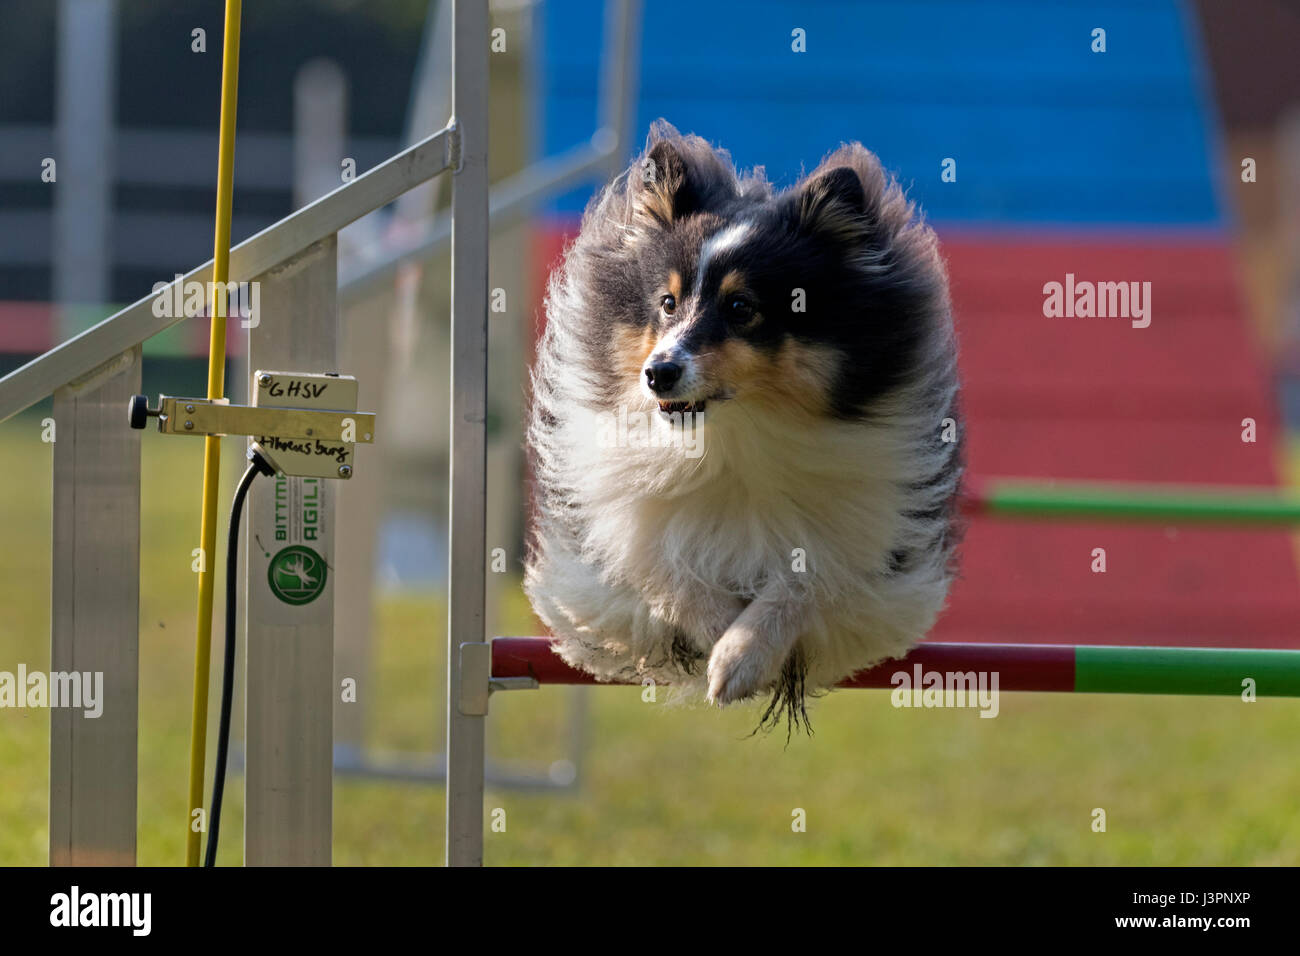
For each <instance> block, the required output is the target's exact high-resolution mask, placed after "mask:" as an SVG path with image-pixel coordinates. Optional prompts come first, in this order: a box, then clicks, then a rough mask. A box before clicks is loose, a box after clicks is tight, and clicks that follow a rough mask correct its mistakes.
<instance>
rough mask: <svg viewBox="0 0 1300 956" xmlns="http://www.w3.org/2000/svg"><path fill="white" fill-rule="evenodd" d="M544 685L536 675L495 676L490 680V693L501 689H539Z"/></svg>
mask: <svg viewBox="0 0 1300 956" xmlns="http://www.w3.org/2000/svg"><path fill="white" fill-rule="evenodd" d="M541 686H542V685H541V684H540V683H539V682H538V680H537V678H536V677H493V678H491V679H489V680H488V693H489V694H495V693H496V692H497V691H499V690H537V688H539V687H541Z"/></svg>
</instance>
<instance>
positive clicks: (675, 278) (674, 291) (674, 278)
mask: <svg viewBox="0 0 1300 956" xmlns="http://www.w3.org/2000/svg"><path fill="white" fill-rule="evenodd" d="M668 294H669V295H671V296H672V297H673V298H674V299H676V300H677V301H678V302H681V301H682V274H681V273H680V272H678V271H677V270H676V269H673V270H672V271H671V272H669V273H668Z"/></svg>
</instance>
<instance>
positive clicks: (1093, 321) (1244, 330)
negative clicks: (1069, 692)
mask: <svg viewBox="0 0 1300 956" xmlns="http://www.w3.org/2000/svg"><path fill="white" fill-rule="evenodd" d="M943 238H944V249H945V252H946V254H947V256H948V258H949V269H950V273H951V277H952V291H953V299H954V306H955V309H956V314H957V321H958V330H959V334H960V337H961V348H962V356H961V364H962V370H963V379H964V386H965V396H966V399H965V409H966V414H967V418H968V426H967V427H968V431H967V438H968V448H969V465H970V474H971V475H972V476H978V477H979V478H992V477H1027V478H1042V479H1051V478H1056V479H1062V480H1067V479H1068V480H1113V481H1160V482H1188V483H1212V484H1230V485H1251V486H1265V487H1270V486H1271V487H1275V486H1276V485H1277V483H1278V474H1277V456H1278V452H1279V449H1280V447H1281V445H1280V442H1281V433H1280V421H1279V418H1278V415H1277V411H1276V407H1275V402H1274V399H1273V395H1272V391H1271V389H1270V387H1269V383H1268V378H1267V373H1266V368H1265V365H1264V363H1263V361H1262V360H1261V357H1260V356H1259V355H1258V354H1257V352H1256V348H1255V343H1254V340H1253V337H1252V330H1251V329H1250V327H1249V325H1248V323H1247V321H1246V317H1245V314H1244V310H1243V308H1242V304H1241V301H1240V298H1239V293H1238V289H1237V284H1236V280H1235V277H1234V265H1233V260H1232V255H1231V251H1230V249H1229V248H1228V247H1227V246H1226V244H1225V243H1224V242H1223V241H1222V240H1220V239H1217V238H1215V239H1210V238H1204V239H1199V238H1192V239H1188V238H1182V237H1173V238H1171V237H1156V238H1152V239H1126V240H1120V241H1112V240H1109V239H1106V240H1080V239H1077V238H1075V237H1069V238H1055V239H1049V238H1042V237H1038V236H1034V237H1029V238H1025V237H1020V236H1018V237H1015V238H999V237H989V236H968V235H950V236H944V237H943ZM1066 273H1073V274H1074V276H1075V280H1076V281H1077V282H1082V281H1085V280H1086V281H1094V282H1096V281H1106V282H1115V281H1139V282H1150V283H1151V303H1150V305H1151V324H1150V326H1149V327H1147V328H1134V327H1133V325H1132V323H1131V322H1130V321H1129V320H1128V319H1125V318H1065V317H1055V318H1049V317H1046V316H1044V315H1043V303H1044V299H1045V295H1044V293H1043V286H1044V284H1045V283H1047V282H1052V281H1055V282H1062V283H1063V282H1065V276H1066ZM1245 418H1252V419H1254V420H1255V422H1256V432H1257V435H1256V437H1257V441H1255V442H1254V443H1246V442H1243V441H1242V420H1243V419H1245ZM1095 548H1104V549H1105V552H1106V571H1105V573H1095V572H1093V570H1092V565H1093V561H1094V558H1093V550H1094V549H1095ZM934 638H935V639H936V640H945V641H989V642H1005V641H1023V642H1043V643H1077V644H1090V643H1091V644H1164V645H1186V646H1232V647H1295V646H1297V645H1298V644H1300V586H1298V585H1297V578H1296V568H1295V558H1294V553H1293V550H1292V545H1291V537H1290V534H1289V533H1287V532H1285V531H1279V530H1269V531H1237V530H1228V529H1224V530H1215V529H1205V528H1191V527H1161V526H1158V525H1156V526H1153V525H1142V526H1134V525H1124V524H1120V523H1110V522H1107V523H1077V522H1068V523H1067V522H1056V521H1042V520H1034V521H1028V520H1019V519H1017V520H1007V519H998V518H993V517H986V516H981V517H975V518H973V519H972V520H971V522H970V525H969V528H968V531H967V535H966V540H965V544H964V547H963V557H962V578H961V580H960V581H959V582H958V584H957V585H956V587H955V588H954V590H953V594H952V597H951V601H950V606H949V610H948V611H947V612H946V613H945V615H944V616H943V618H942V620H941V621H940V624H939V626H938V627H937V628H936V629H935V633H934Z"/></svg>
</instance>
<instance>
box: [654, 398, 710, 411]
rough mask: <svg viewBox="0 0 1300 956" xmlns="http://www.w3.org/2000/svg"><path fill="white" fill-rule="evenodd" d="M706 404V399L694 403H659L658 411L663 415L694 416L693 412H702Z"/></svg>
mask: <svg viewBox="0 0 1300 956" xmlns="http://www.w3.org/2000/svg"><path fill="white" fill-rule="evenodd" d="M708 404H709V402H708V399H705V398H701V399H698V400H697V401H694V402H660V403H659V411H661V412H663V413H664V414H665V415H683V414H694V413H695V412H702V411H704V407H705V406H706V405H708Z"/></svg>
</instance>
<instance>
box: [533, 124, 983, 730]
mask: <svg viewBox="0 0 1300 956" xmlns="http://www.w3.org/2000/svg"><path fill="white" fill-rule="evenodd" d="M546 311H547V324H546V329H545V333H544V334H543V336H542V339H541V343H540V346H539V351H538V356H537V360H536V363H535V366H534V369H533V376H532V387H533V410H532V416H531V422H530V426H529V432H528V435H529V444H530V446H531V450H532V458H533V465H534V471H535V478H536V483H537V489H536V491H537V516H536V518H537V520H536V526H535V533H534V538H533V541H532V548H531V553H530V556H529V561H528V567H527V574H526V580H525V587H526V590H527V592H528V595H529V598H530V599H531V601H532V603H533V607H534V609H535V610H536V612H537V614H538V615H539V616H540V617H541V619H542V621H543V622H544V623H545V624H546V625H547V626H548V627H549V628H550V630H551V633H552V634H553V635H554V636H555V638H557V641H558V648H559V652H560V654H561V655H562V656H563V657H564V658H565V659H566V660H567V661H569V662H570V663H571V664H573V665H575V666H577V667H580V668H582V669H584V670H586V671H589V672H591V673H593V674H595V675H596V676H597V677H600V678H604V679H611V680H612V679H620V680H632V681H636V682H642V681H644V680H645V679H646V678H650V679H653V680H655V681H656V682H670V683H672V684H674V685H685V686H687V687H688V688H698V689H699V690H701V691H703V692H705V693H706V694H707V696H708V699H709V700H710V701H712V702H715V703H719V704H725V703H728V702H731V701H736V700H740V699H742V698H746V697H750V696H753V695H757V694H760V693H765V692H766V693H770V694H772V700H771V704H770V706H769V707H768V709H767V712H766V713H765V714H764V720H765V721H766V720H768V719H770V718H773V716H774V715H775V719H779V718H780V717H781V716H783V715H784V716H787V717H789V718H790V720H791V724H792V725H795V724H797V723H798V721H799V720H800V719H801V718H803V719H805V720H806V717H807V714H806V712H805V710H804V695H805V693H807V692H813V691H816V690H818V689H820V688H825V687H829V686H831V685H833V684H834V683H836V682H837V681H839V680H840V679H841V678H843V677H845V676H847V675H849V674H851V673H853V672H855V671H857V670H859V669H861V668H864V667H867V666H869V665H871V664H873V663H876V662H878V661H880V660H882V659H884V658H887V657H893V656H897V655H900V654H902V653H903V652H905V651H906V650H907V649H908V648H909V647H911V646H912V645H913V644H914V643H916V642H917V641H918V640H920V639H921V638H922V637H923V636H924V635H925V634H926V632H927V631H928V630H929V629H930V627H931V625H932V624H933V623H934V620H935V617H936V615H937V614H938V613H939V610H940V608H941V607H942V605H943V603H944V600H945V597H946V595H947V592H948V587H949V584H950V582H951V580H952V576H953V573H954V563H955V562H954V548H955V545H956V537H957V534H956V516H955V510H954V502H955V498H956V493H957V486H958V482H959V480H960V476H961V470H962V449H961V441H960V427H959V422H958V415H959V413H958V408H957V398H958V381H957V370H956V343H955V338H954V333H953V324H952V317H951V308H950V305H949V298H948V287H947V277H946V273H945V269H944V266H943V263H942V260H941V258H940V255H939V251H938V246H937V242H936V239H935V236H934V233H933V232H932V231H931V230H930V229H929V228H928V227H927V226H926V225H924V224H923V223H922V222H921V221H920V219H919V217H918V216H917V214H916V212H915V210H914V209H913V207H912V205H911V204H910V203H909V202H908V200H907V199H906V197H905V196H904V194H903V192H902V190H901V189H900V188H899V186H898V185H897V183H896V182H895V181H894V180H893V179H892V178H891V177H890V176H889V175H888V174H887V173H886V172H885V171H884V170H883V169H882V168H881V164H880V162H879V160H877V158H876V157H875V156H874V155H873V154H872V153H870V152H869V151H867V150H866V149H864V148H863V147H862V146H860V145H858V144H852V145H847V146H842V147H840V148H839V149H838V150H836V151H835V152H834V153H832V154H831V155H830V156H829V157H827V158H826V160H825V161H824V162H823V163H822V164H821V165H820V166H819V167H818V168H817V169H816V170H815V171H814V172H813V173H812V174H811V175H809V176H807V177H806V178H804V179H803V180H801V181H800V182H799V183H798V184H797V185H795V186H793V187H792V188H790V189H787V190H785V191H781V192H777V191H775V190H774V189H773V187H772V186H771V185H770V184H769V183H767V182H766V181H765V179H764V177H763V173H762V171H761V170H758V171H756V172H754V173H751V174H748V175H739V174H738V173H737V172H736V170H735V169H734V168H733V166H732V164H731V161H730V159H729V157H728V155H727V154H726V153H725V152H722V151H719V150H715V149H713V148H711V147H710V146H709V145H708V144H707V143H706V142H705V141H704V140H702V139H700V138H699V137H696V136H682V135H679V134H678V133H677V131H676V130H674V129H673V128H672V127H671V126H669V125H668V124H667V123H664V122H662V121H660V122H659V123H656V124H655V126H654V127H653V128H652V130H651V133H650V137H649V140H648V144H647V148H646V152H645V153H644V154H643V156H642V157H641V158H639V159H638V160H637V161H636V162H634V163H633V164H632V166H631V167H630V168H629V169H628V170H627V171H626V172H625V173H624V174H622V175H620V176H619V177H618V178H616V179H615V180H614V181H613V182H612V183H611V184H609V185H608V186H607V187H606V188H605V189H604V190H603V191H602V192H601V193H600V195H599V196H597V197H596V198H595V199H594V200H593V201H592V202H591V204H590V205H589V206H588V208H587V211H586V214H585V215H584V217H583V220H582V228H581V232H580V233H579V235H578V237H577V239H576V241H575V242H574V243H573V244H572V246H570V247H569V249H568V250H567V252H566V254H565V256H564V260H563V263H562V265H561V266H560V267H559V268H558V269H557V270H556V271H555V272H554V274H553V275H552V276H551V280H550V285H549V288H548V296H547V310H546ZM619 413H625V414H626V413H640V414H641V415H642V416H644V417H645V419H646V420H648V421H649V422H650V423H651V430H652V431H657V433H656V434H655V435H653V436H652V437H653V438H656V439H660V440H656V441H640V442H630V441H629V442H624V443H622V444H611V443H610V442H608V441H600V440H598V438H597V436H598V435H600V434H602V428H606V426H607V423H608V422H609V421H610V417H611V416H614V415H617V414H619ZM689 425H694V426H697V427H696V429H695V433H694V434H695V435H696V436H697V437H698V441H699V447H698V451H699V452H702V454H698V453H697V454H696V455H695V456H691V455H687V454H685V453H684V447H685V446H684V445H683V444H682V443H680V442H679V443H677V444H674V441H673V439H674V438H675V437H679V436H677V435H676V434H675V432H679V431H680V430H682V429H684V428H686V427H688V426H689ZM642 437H643V438H644V437H645V436H642ZM954 438H956V439H957V440H953V439H954Z"/></svg>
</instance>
